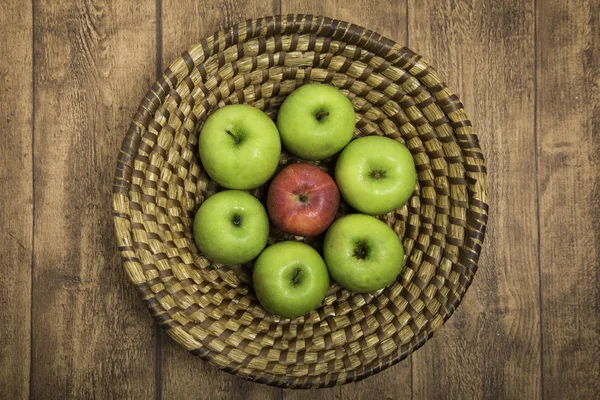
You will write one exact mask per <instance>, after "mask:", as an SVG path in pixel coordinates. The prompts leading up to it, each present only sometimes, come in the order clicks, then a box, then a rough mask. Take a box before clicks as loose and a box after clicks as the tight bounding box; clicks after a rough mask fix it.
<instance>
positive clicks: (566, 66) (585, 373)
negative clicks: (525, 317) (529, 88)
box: [537, 0, 600, 399]
mask: <svg viewBox="0 0 600 400" xmlns="http://www.w3.org/2000/svg"><path fill="white" fill-rule="evenodd" d="M537 27H538V31H537V99H538V107H537V110H538V115H537V137H538V146H537V155H538V180H539V212H540V242H539V245H540V263H541V271H542V338H543V345H542V349H543V358H542V360H543V363H542V365H543V382H544V393H543V394H544V397H545V398H547V399H563V398H573V399H593V398H596V399H597V398H600V361H599V360H600V290H599V289H598V288H599V287H600V229H598V221H599V220H600V3H599V2H598V1H596V0H579V1H569V2H565V1H560V0H550V1H543V2H538V3H537Z"/></svg>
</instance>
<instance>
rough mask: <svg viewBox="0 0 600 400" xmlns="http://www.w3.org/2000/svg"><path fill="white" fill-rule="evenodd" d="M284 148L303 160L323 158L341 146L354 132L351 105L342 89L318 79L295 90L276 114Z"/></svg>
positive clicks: (352, 108) (346, 142)
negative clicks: (318, 81)
mask: <svg viewBox="0 0 600 400" xmlns="http://www.w3.org/2000/svg"><path fill="white" fill-rule="evenodd" d="M277 127H278V128H279V134H280V135H281V141H282V142H283V145H284V146H285V148H286V149H287V150H288V151H289V152H290V153H292V154H294V155H295V156H297V157H300V158H303V159H305V160H322V159H324V158H327V157H331V156H332V155H334V154H335V153H337V152H338V151H340V150H341V149H343V148H344V146H346V145H347V144H348V142H349V141H350V140H352V134H353V133H354V107H353V106H352V103H351V102H350V100H348V98H347V97H346V96H344V94H343V93H342V92H340V91H339V90H337V89H336V88H334V87H333V86H328V85H324V84H319V83H311V84H308V85H304V86H301V87H300V88H298V89H296V90H294V91H293V92H292V93H291V94H290V95H289V96H288V97H287V98H286V99H285V101H284V102H283V104H282V105H281V108H280V109H279V113H278V114H277Z"/></svg>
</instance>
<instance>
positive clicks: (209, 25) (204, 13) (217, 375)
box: [161, 0, 281, 400]
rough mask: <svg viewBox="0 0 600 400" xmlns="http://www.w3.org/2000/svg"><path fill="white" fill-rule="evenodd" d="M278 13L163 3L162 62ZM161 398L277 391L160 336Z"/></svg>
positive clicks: (255, 1) (273, 5) (177, 0)
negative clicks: (224, 31)
mask: <svg viewBox="0 0 600 400" xmlns="http://www.w3.org/2000/svg"><path fill="white" fill-rule="evenodd" d="M278 13H279V1H278V0H272V1H271V0H268V1H264V0H249V1H244V2H238V1H231V0H212V1H204V2H202V1H197V0H185V1H181V0H163V1H162V60H163V66H164V67H165V68H166V67H167V66H168V65H169V64H170V63H171V62H172V61H174V60H175V59H176V58H177V57H178V56H179V55H180V54H181V53H182V52H183V51H185V50H187V49H188V48H190V47H191V46H192V45H194V44H196V43H197V42H199V41H200V40H201V39H203V38H204V37H206V36H208V35H212V34H213V33H214V31H215V30H217V29H219V28H223V27H226V26H229V25H232V24H235V23H237V22H243V21H245V20H246V19H248V18H257V17H263V16H267V15H273V14H278ZM161 335H162V337H163V339H162V340H161V347H162V351H161V359H162V375H161V376H162V395H163V397H164V398H165V399H170V398H175V399H176V398H184V399H187V398H195V399H196V398H199V399H218V398H228V399H260V400H263V399H275V398H281V389H278V388H273V387H269V386H265V385H260V384H257V383H253V382H248V381H245V380H243V379H241V378H238V377H236V376H233V375H230V374H227V373H225V372H222V371H220V370H218V369H217V368H215V367H213V366H211V365H209V364H208V363H206V362H204V361H202V360H201V359H200V358H199V357H195V356H193V355H191V354H190V353H188V352H187V351H186V350H185V349H183V348H182V347H180V346H178V345H177V344H176V343H175V342H174V341H173V340H171V339H170V338H169V337H168V336H167V335H166V334H165V333H163V332H161Z"/></svg>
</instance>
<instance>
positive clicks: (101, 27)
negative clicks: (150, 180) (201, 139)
mask: <svg viewBox="0 0 600 400" xmlns="http://www.w3.org/2000/svg"><path fill="white" fill-rule="evenodd" d="M154 7H155V4H154V1H145V2H139V3H138V2H135V3H134V2H131V3H129V2H119V3H112V2H104V1H94V2H92V1H85V2H84V1H78V2H75V3H71V2H66V1H57V2H46V1H35V2H34V10H33V11H34V12H33V16H34V26H35V32H34V54H35V61H36V65H35V81H34V85H35V94H34V96H35V104H34V106H35V121H34V127H35V143H34V146H35V147H34V150H35V151H34V155H35V161H34V174H35V189H34V197H35V205H36V208H35V231H34V235H35V252H34V259H35V263H34V269H33V270H34V277H33V293H32V298H33V310H32V315H33V317H32V318H33V327H34V331H33V335H32V341H33V343H32V353H33V354H32V359H33V360H34V363H33V365H32V376H31V389H32V390H31V396H32V397H33V398H39V399H42V398H43V399H48V398H101V399H107V398H133V397H138V398H148V397H151V396H154V374H153V368H152V365H153V352H152V340H153V338H152V322H151V318H150V317H149V314H148V313H147V312H146V311H145V310H144V307H143V305H142V302H141V301H140V299H139V298H138V296H137V294H136V293H135V291H134V289H133V287H132V286H131V285H130V284H129V282H128V281H127V278H126V275H125V273H124V271H123V270H122V269H121V265H120V260H119V257H118V253H117V249H116V239H115V237H114V227H113V222H112V218H111V213H110V210H111V185H112V179H113V173H114V166H115V163H116V159H117V155H118V149H119V145H120V141H121V140H122V138H123V137H124V134H125V131H126V128H127V126H128V124H129V121H130V118H131V115H132V114H133V112H134V110H135V108H136V107H137V104H138V103H139V101H140V99H141V98H142V97H143V94H144V93H145V91H146V90H147V88H148V87H149V86H150V84H151V83H152V81H153V79H152V78H153V77H154V58H155V40H154V39H155V24H154V17H155V14H154V11H155V8H154Z"/></svg>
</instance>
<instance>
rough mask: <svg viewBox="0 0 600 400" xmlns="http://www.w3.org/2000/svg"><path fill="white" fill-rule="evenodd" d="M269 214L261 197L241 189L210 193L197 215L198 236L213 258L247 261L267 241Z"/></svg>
mask: <svg viewBox="0 0 600 400" xmlns="http://www.w3.org/2000/svg"><path fill="white" fill-rule="evenodd" d="M268 236H269V217H267V212H266V211H265V208H264V207H263V205H262V204H261V203H260V201H258V199H257V198H256V197H254V196H252V195H251V194H249V193H246V192H242V191H239V190H226V191H224V192H219V193H217V194H215V195H213V196H211V197H209V198H208V199H207V200H206V201H204V203H202V205H201V206H200V208H199V209H198V212H197V213H196V217H195V218H194V239H195V241H196V245H198V249H199V250H200V251H201V252H202V254H204V256H206V257H207V258H208V259H209V260H211V261H214V262H217V263H221V264H229V265H232V264H243V263H247V262H249V261H251V260H253V259H254V258H255V257H256V256H257V255H259V254H260V252H261V251H262V250H263V249H264V248H265V246H266V245H267V238H268Z"/></svg>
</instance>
